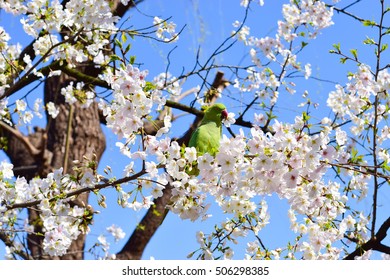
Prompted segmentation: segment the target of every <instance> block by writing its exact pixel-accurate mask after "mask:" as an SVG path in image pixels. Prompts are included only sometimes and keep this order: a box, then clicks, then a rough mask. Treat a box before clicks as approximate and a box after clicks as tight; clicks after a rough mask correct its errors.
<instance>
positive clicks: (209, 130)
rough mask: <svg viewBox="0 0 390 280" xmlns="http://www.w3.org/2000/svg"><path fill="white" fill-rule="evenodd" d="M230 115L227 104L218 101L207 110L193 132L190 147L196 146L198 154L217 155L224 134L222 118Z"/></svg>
mask: <svg viewBox="0 0 390 280" xmlns="http://www.w3.org/2000/svg"><path fill="white" fill-rule="evenodd" d="M227 117H228V112H227V110H226V107H225V105H223V104H222V103H216V104H214V105H212V106H211V107H209V108H208V109H207V110H206V111H205V112H204V116H203V119H202V122H201V123H200V126H199V127H198V128H197V129H196V130H195V131H194V133H192V136H191V139H190V142H189V143H188V146H189V147H195V148H196V151H197V153H198V155H203V154H204V153H209V154H210V155H212V156H215V155H216V154H217V152H218V150H219V141H220V140H221V135H222V120H223V119H226V118H227Z"/></svg>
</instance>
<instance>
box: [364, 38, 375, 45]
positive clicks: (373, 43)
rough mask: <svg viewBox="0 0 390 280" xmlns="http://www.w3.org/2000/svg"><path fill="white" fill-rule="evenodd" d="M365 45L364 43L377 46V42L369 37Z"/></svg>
mask: <svg viewBox="0 0 390 280" xmlns="http://www.w3.org/2000/svg"><path fill="white" fill-rule="evenodd" d="M363 43H364V44H365V45H375V44H376V43H375V40H374V39H372V38H369V37H367V39H366V40H364V41H363Z"/></svg>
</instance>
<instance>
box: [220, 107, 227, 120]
mask: <svg viewBox="0 0 390 280" xmlns="http://www.w3.org/2000/svg"><path fill="white" fill-rule="evenodd" d="M221 116H222V119H223V120H226V119H227V117H228V111H227V110H226V109H225V110H223V111H222V113H221Z"/></svg>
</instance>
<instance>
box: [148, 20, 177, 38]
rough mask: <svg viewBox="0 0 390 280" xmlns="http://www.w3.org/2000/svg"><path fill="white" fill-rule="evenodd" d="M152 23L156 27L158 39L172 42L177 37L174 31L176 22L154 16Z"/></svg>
mask: <svg viewBox="0 0 390 280" xmlns="http://www.w3.org/2000/svg"><path fill="white" fill-rule="evenodd" d="M153 25H155V26H156V27H157V30H156V36H157V38H158V39H160V40H163V41H165V42H173V41H177V40H178V39H179V34H177V33H176V24H175V23H174V22H172V21H171V22H167V21H166V20H163V19H161V18H159V17H157V16H156V17H154V19H153Z"/></svg>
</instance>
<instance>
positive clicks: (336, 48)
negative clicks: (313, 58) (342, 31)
mask: <svg viewBox="0 0 390 280" xmlns="http://www.w3.org/2000/svg"><path fill="white" fill-rule="evenodd" d="M332 46H333V48H334V49H335V50H336V51H337V52H338V53H340V52H341V50H340V43H337V44H333V45H332Z"/></svg>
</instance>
